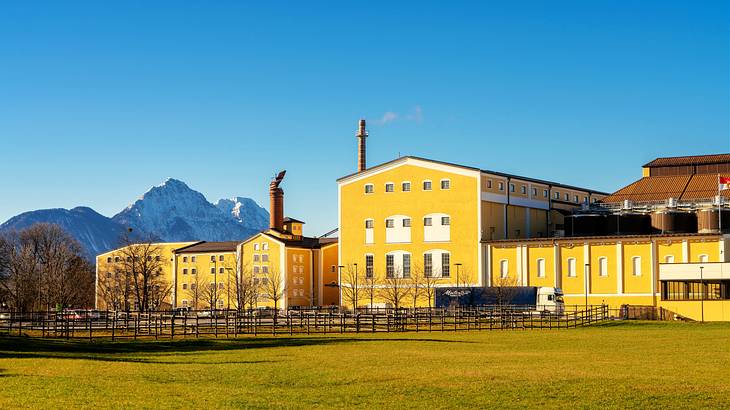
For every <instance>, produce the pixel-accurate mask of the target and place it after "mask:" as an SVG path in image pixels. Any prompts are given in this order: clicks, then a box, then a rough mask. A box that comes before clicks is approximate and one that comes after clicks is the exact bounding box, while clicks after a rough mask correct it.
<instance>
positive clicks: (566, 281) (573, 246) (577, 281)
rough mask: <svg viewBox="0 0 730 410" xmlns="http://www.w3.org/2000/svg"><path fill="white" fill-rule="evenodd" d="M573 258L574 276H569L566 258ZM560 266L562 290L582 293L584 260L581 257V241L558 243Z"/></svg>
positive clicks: (583, 288)
mask: <svg viewBox="0 0 730 410" xmlns="http://www.w3.org/2000/svg"><path fill="white" fill-rule="evenodd" d="M570 258H575V276H574V277H570V276H569V275H568V274H569V272H568V259H570ZM560 266H561V282H562V288H563V292H564V293H566V294H569V293H583V292H584V290H585V275H584V274H583V271H584V270H585V261H584V258H583V243H581V242H573V243H565V244H561V245H560Z"/></svg>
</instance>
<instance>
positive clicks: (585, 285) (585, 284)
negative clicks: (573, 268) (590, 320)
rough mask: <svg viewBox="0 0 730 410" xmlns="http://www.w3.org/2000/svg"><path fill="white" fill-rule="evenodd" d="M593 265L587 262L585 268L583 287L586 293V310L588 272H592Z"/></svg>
mask: <svg viewBox="0 0 730 410" xmlns="http://www.w3.org/2000/svg"><path fill="white" fill-rule="evenodd" d="M590 270H591V265H590V264H588V263H586V264H585V269H583V288H584V290H585V294H586V310H588V274H589V273H590Z"/></svg>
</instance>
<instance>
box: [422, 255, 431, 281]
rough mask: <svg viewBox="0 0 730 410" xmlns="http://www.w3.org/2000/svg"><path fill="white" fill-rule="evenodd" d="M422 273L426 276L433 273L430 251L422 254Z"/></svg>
mask: <svg viewBox="0 0 730 410" xmlns="http://www.w3.org/2000/svg"><path fill="white" fill-rule="evenodd" d="M423 274H424V275H425V276H427V277H430V276H432V275H433V255H431V254H430V253H424V254H423Z"/></svg>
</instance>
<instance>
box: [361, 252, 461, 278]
mask: <svg viewBox="0 0 730 410" xmlns="http://www.w3.org/2000/svg"><path fill="white" fill-rule="evenodd" d="M395 257H396V255H394V254H387V255H385V275H386V277H388V278H393V277H403V278H409V277H411V254H410V253H403V254H402V255H401V261H400V262H401V264H400V266H398V267H397V266H396V263H395V262H396V260H395ZM374 260H375V258H374V256H373V255H370V254H368V255H365V277H366V278H372V277H373V274H374V270H375V266H374ZM450 260H451V254H449V253H447V252H444V253H442V254H441V277H445V278H446V277H449V276H450V274H451V262H450ZM423 274H424V275H425V276H429V277H430V276H433V274H434V271H433V254H431V253H424V254H423Z"/></svg>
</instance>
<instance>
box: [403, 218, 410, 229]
mask: <svg viewBox="0 0 730 410" xmlns="http://www.w3.org/2000/svg"><path fill="white" fill-rule="evenodd" d="M403 227H404V228H410V227H411V218H403Z"/></svg>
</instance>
